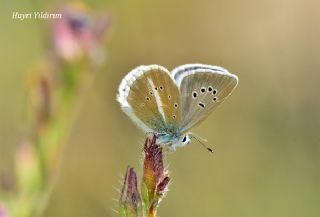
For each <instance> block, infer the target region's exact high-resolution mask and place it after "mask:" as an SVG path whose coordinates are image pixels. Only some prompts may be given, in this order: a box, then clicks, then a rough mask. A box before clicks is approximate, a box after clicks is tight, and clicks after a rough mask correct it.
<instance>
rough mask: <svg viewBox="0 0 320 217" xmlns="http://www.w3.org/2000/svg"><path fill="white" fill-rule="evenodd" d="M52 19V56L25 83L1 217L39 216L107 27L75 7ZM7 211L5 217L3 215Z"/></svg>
mask: <svg viewBox="0 0 320 217" xmlns="http://www.w3.org/2000/svg"><path fill="white" fill-rule="evenodd" d="M56 11H57V13H62V19H60V20H52V22H51V23H50V34H51V41H52V43H51V44H52V51H53V55H52V56H51V58H49V59H47V60H46V61H44V62H43V63H42V64H41V66H40V67H39V68H37V69H36V70H34V71H33V76H32V77H31V79H30V82H29V83H30V85H29V86H30V101H31V108H30V111H29V113H30V116H31V117H30V119H31V121H30V129H29V133H28V136H27V138H26V139H25V141H23V142H22V143H21V144H20V145H19V146H18V147H17V151H16V155H15V173H16V180H15V183H14V184H15V191H11V192H7V194H6V195H5V196H4V197H2V198H1V199H2V200H3V201H4V202H3V208H2V207H1V204H0V217H4V216H5V217H7V216H8V217H35V216H41V214H42V212H43V210H44V209H45V207H46V205H47V201H48V199H49V197H50V193H51V191H52V189H53V187H54V184H55V180H56V179H57V176H58V172H59V164H60V157H61V155H62V149H63V143H64V141H65V139H66V137H67V135H68V133H69V132H70V127H71V125H72V121H73V118H74V113H75V111H76V108H77V107H78V104H79V102H80V100H81V98H83V97H82V96H83V94H84V93H85V92H86V90H88V87H89V84H90V83H91V80H92V79H93V77H94V74H95V73H94V71H95V69H96V66H97V64H98V63H97V61H96V60H97V59H102V58H100V57H99V55H100V54H102V53H101V51H102V42H103V38H104V35H105V32H106V30H107V28H108V26H109V19H108V18H107V17H106V16H101V17H100V18H97V19H93V17H91V16H89V14H88V9H87V8H86V7H85V5H83V4H80V3H73V4H70V5H61V6H60V7H58V9H56ZM4 208H6V210H7V212H8V214H6V215H5V214H2V213H5V211H2V210H4Z"/></svg>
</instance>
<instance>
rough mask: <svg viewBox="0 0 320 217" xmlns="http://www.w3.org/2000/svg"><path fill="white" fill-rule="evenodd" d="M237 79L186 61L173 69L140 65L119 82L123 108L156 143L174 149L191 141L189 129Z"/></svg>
mask: <svg viewBox="0 0 320 217" xmlns="http://www.w3.org/2000/svg"><path fill="white" fill-rule="evenodd" d="M237 83H238V78H237V76H235V75H233V74H231V73H229V72H228V71H227V70H225V69H223V68H221V67H217V66H210V65H204V64H186V65H182V66H179V67H177V68H175V69H174V70H173V71H172V72H171V73H170V72H169V71H168V70H167V69H166V68H164V67H162V66H159V65H148V66H139V67H137V68H135V69H133V70H132V71H131V72H129V73H128V74H127V75H126V76H125V77H124V78H123V80H122V82H121V84H120V86H119V93H118V97H117V99H118V101H119V103H120V105H121V108H122V110H123V111H124V112H125V113H126V114H127V115H128V116H129V117H130V118H131V119H132V120H133V121H134V122H135V123H136V124H137V125H138V126H139V127H140V128H141V129H142V130H143V131H144V132H146V133H155V134H156V135H157V143H158V144H161V145H164V146H167V147H169V149H171V150H175V148H176V147H181V146H185V145H187V144H188V143H189V141H190V138H191V135H190V134H189V130H190V129H191V128H193V127H194V126H195V125H197V124H199V123H200V122H201V121H203V120H204V119H205V118H206V117H207V116H208V115H209V114H210V113H211V112H212V111H213V110H214V109H215V108H216V107H217V106H218V105H219V104H220V103H221V102H222V101H224V99H225V98H226V97H227V96H228V95H230V94H231V92H232V90H233V89H234V88H235V87H236V85H237Z"/></svg>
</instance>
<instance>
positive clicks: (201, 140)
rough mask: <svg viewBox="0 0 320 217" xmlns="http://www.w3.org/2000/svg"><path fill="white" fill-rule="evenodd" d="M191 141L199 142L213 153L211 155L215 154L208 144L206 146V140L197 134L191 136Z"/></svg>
mask: <svg viewBox="0 0 320 217" xmlns="http://www.w3.org/2000/svg"><path fill="white" fill-rule="evenodd" d="M190 139H195V140H197V141H198V142H199V143H200V144H201V145H202V146H203V147H205V148H206V149H207V150H208V151H209V152H211V153H212V154H213V150H212V148H209V147H208V146H207V145H206V144H204V142H205V141H206V140H204V139H202V138H200V137H198V136H196V135H195V134H190Z"/></svg>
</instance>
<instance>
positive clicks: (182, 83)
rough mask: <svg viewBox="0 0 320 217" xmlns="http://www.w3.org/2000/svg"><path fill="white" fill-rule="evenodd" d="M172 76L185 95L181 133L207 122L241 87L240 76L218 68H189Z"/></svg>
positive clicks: (181, 69)
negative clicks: (218, 107) (235, 90)
mask: <svg viewBox="0 0 320 217" xmlns="http://www.w3.org/2000/svg"><path fill="white" fill-rule="evenodd" d="M172 75H173V77H174V79H175V80H176V83H177V85H178V87H179V89H180V94H181V103H182V117H183V119H182V122H181V125H180V127H179V128H180V131H181V132H186V131H188V130H189V129H190V128H192V127H194V126H195V125H197V124H199V123H200V122H201V121H203V120H204V119H205V118H206V117H207V116H208V115H209V114H210V113H211V112H212V111H213V110H215V108H217V106H218V105H220V104H221V103H222V102H223V101H224V100H225V99H226V98H227V97H228V96H229V95H230V94H231V92H232V91H233V89H234V88H235V87H236V86H237V84H238V77H237V76H236V75H233V74H231V73H229V72H228V71H227V70H226V69H224V68H221V67H218V66H210V65H203V64H187V65H182V66H179V67H177V68H175V69H174V70H173V71H172Z"/></svg>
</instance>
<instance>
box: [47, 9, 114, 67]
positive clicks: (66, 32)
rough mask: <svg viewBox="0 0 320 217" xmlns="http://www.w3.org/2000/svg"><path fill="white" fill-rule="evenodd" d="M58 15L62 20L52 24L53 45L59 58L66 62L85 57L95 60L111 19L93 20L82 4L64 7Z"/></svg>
mask: <svg viewBox="0 0 320 217" xmlns="http://www.w3.org/2000/svg"><path fill="white" fill-rule="evenodd" d="M56 13H61V14H62V18H61V19H55V20H53V23H52V31H53V45H54V49H55V53H56V55H57V56H58V58H61V59H63V60H66V61H73V60H76V59H79V58H81V57H84V56H85V57H89V58H95V57H96V56H95V55H97V53H99V52H100V46H101V42H102V40H103V38H104V34H105V32H106V30H107V28H108V27H109V24H110V19H109V17H107V16H106V15H103V16H100V17H99V18H97V19H93V17H92V16H90V15H89V14H88V11H87V8H86V7H85V6H84V5H82V4H70V5H63V6H61V7H59V8H58V10H57V12H56ZM91 60H92V59H91Z"/></svg>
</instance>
